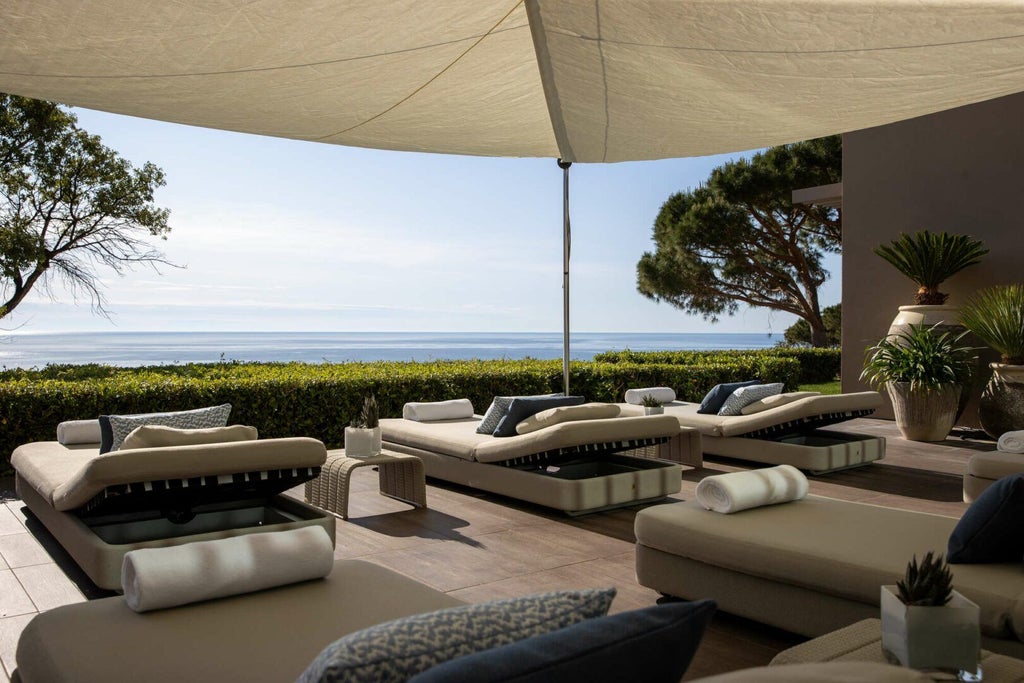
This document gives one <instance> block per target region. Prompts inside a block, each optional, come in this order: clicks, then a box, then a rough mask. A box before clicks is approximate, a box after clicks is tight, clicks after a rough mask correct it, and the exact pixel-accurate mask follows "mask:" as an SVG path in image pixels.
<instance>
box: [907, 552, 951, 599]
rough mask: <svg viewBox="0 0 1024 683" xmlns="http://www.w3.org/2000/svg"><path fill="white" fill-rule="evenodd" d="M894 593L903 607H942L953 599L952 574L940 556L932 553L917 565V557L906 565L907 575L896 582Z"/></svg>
mask: <svg viewBox="0 0 1024 683" xmlns="http://www.w3.org/2000/svg"><path fill="white" fill-rule="evenodd" d="M896 592H897V595H898V596H899V598H900V600H901V601H902V602H903V604H904V605H918V606H921V607H942V606H943V605H945V604H946V603H948V602H949V601H950V599H951V598H952V597H953V574H952V572H950V571H949V565H947V564H946V563H945V561H944V560H943V557H942V555H939V556H938V557H934V554H933V553H932V551H930V550H929V551H928V553H927V554H926V555H925V556H924V559H922V560H921V564H920V565H918V564H917V555H914V558H913V559H912V560H911V561H910V563H909V564H907V573H906V575H905V576H904V577H903V580H902V581H897V582H896Z"/></svg>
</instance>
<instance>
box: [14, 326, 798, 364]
mask: <svg viewBox="0 0 1024 683" xmlns="http://www.w3.org/2000/svg"><path fill="white" fill-rule="evenodd" d="M781 340H782V335H781V334H775V335H773V334H768V333H749V332H748V333H744V332H736V333H714V332H691V333H657V332H637V333H632V332H574V333H572V335H571V337H570V353H571V355H572V359H573V360H592V359H593V357H594V355H595V354H597V353H601V352H603V351H621V350H623V349H630V350H633V351H670V350H694V351H700V350H716V349H761V348H769V347H772V346H775V344H776V343H777V342H779V341H781ZM528 357H529V358H538V359H556V358H561V357H562V333H561V332H77V333H67V332H59V333H57V332H54V333H48V332H39V333H29V334H13V335H7V336H6V337H2V338H0V366H2V367H6V368H32V367H40V368H41V367H43V366H45V365H49V364H74V365H80V364H86V363H101V364H106V365H117V366H124V367H129V366H138V365H169V364H182V363H216V362H221V361H242V362H263V363H266V362H291V361H298V362H307V363H323V362H331V363H345V362H367V361H379V360H385V361H432V360H467V359H471V358H478V359H485V360H489V359H502V358H505V359H521V358H528Z"/></svg>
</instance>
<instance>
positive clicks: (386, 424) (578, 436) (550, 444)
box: [380, 415, 679, 463]
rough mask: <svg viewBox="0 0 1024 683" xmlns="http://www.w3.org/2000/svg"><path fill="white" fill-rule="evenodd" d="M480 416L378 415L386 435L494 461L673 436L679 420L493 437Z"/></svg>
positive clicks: (572, 425)
mask: <svg viewBox="0 0 1024 683" xmlns="http://www.w3.org/2000/svg"><path fill="white" fill-rule="evenodd" d="M481 419H482V418H480V417H473V418H467V419H462V420H442V421H438V422H414V421H412V420H405V419H401V418H396V419H385V420H381V421H380V428H381V435H382V438H383V439H384V441H387V442H389V443H398V444H402V445H405V446H409V447H412V448H416V449H419V450H424V451H432V452H434V453H442V454H444V455H450V456H453V457H456V458H461V459H463V460H475V461H477V462H484V463H493V462H501V461H503V460H512V459H514V458H520V457H524V456H528V455H535V454H537V453H544V452H547V451H552V450H556V449H559V448H571V447H574V446H581V445H586V444H601V443H613V442H619V441H627V440H630V439H656V438H668V437H672V436H674V435H675V434H676V432H678V431H679V423H678V422H677V421H676V420H674V419H672V418H670V417H668V416H666V415H651V416H648V417H630V418H609V419H599V420H575V421H572V422H561V423H558V424H554V425H551V426H550V427H546V428H544V429H539V430H537V431H534V432H530V433H528V434H517V435H515V436H508V437H495V436H491V435H490V434H477V433H476V427H477V425H478V424H480V421H481Z"/></svg>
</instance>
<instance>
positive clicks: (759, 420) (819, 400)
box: [619, 391, 882, 436]
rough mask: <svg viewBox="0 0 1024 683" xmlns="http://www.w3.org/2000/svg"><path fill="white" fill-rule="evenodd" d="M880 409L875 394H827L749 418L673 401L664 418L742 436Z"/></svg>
mask: <svg viewBox="0 0 1024 683" xmlns="http://www.w3.org/2000/svg"><path fill="white" fill-rule="evenodd" d="M881 405H882V395H881V394H879V393H878V392H877V391H861V392H857V393H853V394H828V395H818V396H808V397H806V398H801V399H799V400H797V401H793V402H792V403H786V404H783V405H781V406H779V407H777V408H772V409H770V410H762V411H761V412H758V413H753V414H751V415H734V416H726V415H702V414H701V413H698V412H697V409H698V408H700V404H699V403H683V402H680V401H674V402H672V403H669V404H667V405H666V406H665V414H666V415H671V416H673V417H675V418H676V419H677V420H678V421H679V424H680V425H682V426H684V427H693V428H695V429H699V430H700V432H701V433H702V434H704V435H706V436H742V435H744V434H749V433H750V432H755V431H758V430H761V429H767V428H770V427H774V426H776V425H780V424H784V423H786V422H792V421H795V420H802V419H806V418H812V417H816V416H818V415H828V414H831V413H846V412H853V411H860V410H876V409H878V408H879V407H880V406H881ZM619 407H620V408H621V409H622V414H623V415H642V414H643V407H642V406H634V405H630V404H628V403H620V404H619Z"/></svg>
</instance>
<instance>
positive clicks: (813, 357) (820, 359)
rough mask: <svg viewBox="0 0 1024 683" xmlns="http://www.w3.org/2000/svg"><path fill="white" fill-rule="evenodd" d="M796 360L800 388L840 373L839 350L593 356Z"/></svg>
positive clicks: (604, 356) (605, 359)
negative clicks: (799, 369)
mask: <svg viewBox="0 0 1024 683" xmlns="http://www.w3.org/2000/svg"><path fill="white" fill-rule="evenodd" d="M765 356H771V357H776V358H795V359H796V360H797V361H799V362H800V368H801V372H800V384H823V383H825V382H832V381H834V380H835V379H836V378H837V377H839V373H840V362H841V360H842V358H841V355H840V351H839V349H805V348H788V347H775V348H771V349H758V350H753V351H629V350H628V349H627V350H625V351H607V352H605V353H599V354H597V355H596V356H594V361H595V362H602V363H668V364H673V363H678V364H681V365H694V364H701V363H731V362H734V360H735V359H737V358H750V357H754V358H757V357H765Z"/></svg>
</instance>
